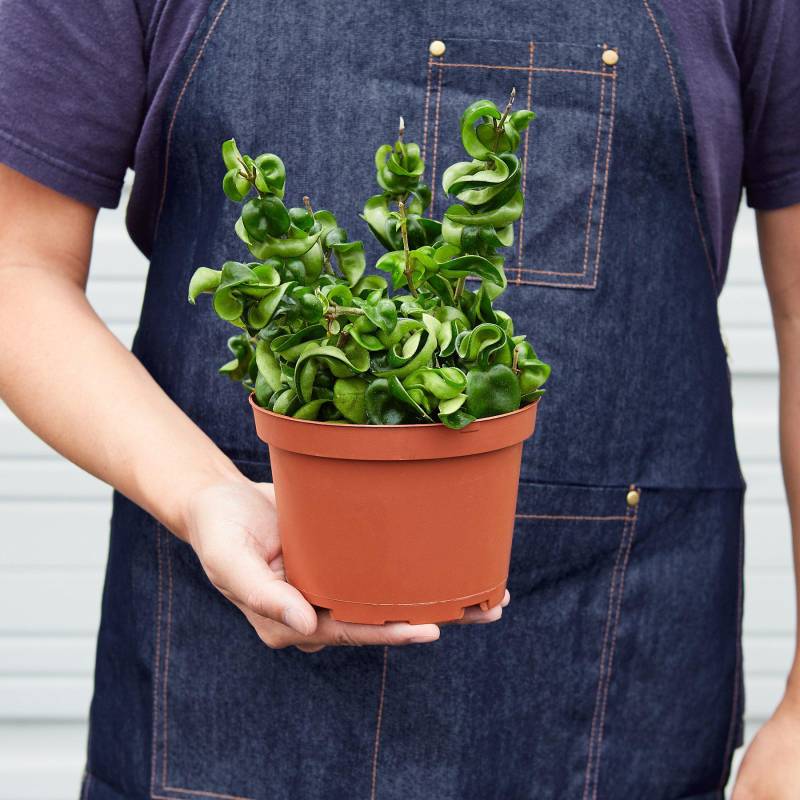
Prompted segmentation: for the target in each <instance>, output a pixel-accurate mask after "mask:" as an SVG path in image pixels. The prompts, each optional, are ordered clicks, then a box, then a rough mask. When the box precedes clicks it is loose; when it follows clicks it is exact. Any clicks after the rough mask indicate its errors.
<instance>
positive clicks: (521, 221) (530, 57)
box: [517, 41, 536, 283]
mask: <svg viewBox="0 0 800 800" xmlns="http://www.w3.org/2000/svg"><path fill="white" fill-rule="evenodd" d="M535 47H536V45H535V44H534V42H533V41H530V42H528V108H529V109H530V107H531V92H532V84H533V52H534V49H535ZM530 133H531V126H530V125H528V127H527V128H525V145H524V148H523V152H522V196H523V198H524V197H525V187H526V186H527V183H528V181H527V178H528V139H529V138H530ZM524 237H525V214H523V215H522V216H521V217H520V218H519V242H518V243H517V283H519V280H520V277H521V276H520V268H521V267H522V246H523V245H522V243H523V240H524Z"/></svg>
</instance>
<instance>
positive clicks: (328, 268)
mask: <svg viewBox="0 0 800 800" xmlns="http://www.w3.org/2000/svg"><path fill="white" fill-rule="evenodd" d="M303 206H304V207H305V209H306V213H307V214H308V215H309V216H310V217H311V219H312V220H313V219H314V209H313V208H311V198H310V197H309V196H308V195H307V194H304V195H303ZM319 246H320V247H322V242H320V243H319ZM322 266H323V267H324V268H325V272H327V273H328V274H329V275H333V274H334V271H333V266H332V265H331V256H330V253H326V252H325V248H324V247H322Z"/></svg>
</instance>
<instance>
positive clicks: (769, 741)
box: [733, 205, 800, 800]
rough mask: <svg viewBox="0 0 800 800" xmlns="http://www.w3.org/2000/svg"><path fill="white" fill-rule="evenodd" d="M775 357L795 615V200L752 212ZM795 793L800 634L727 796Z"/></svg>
mask: <svg viewBox="0 0 800 800" xmlns="http://www.w3.org/2000/svg"><path fill="white" fill-rule="evenodd" d="M757 219H758V238H759V245H760V250H761V261H762V264H763V267H764V276H765V278H766V282H767V288H768V289H769V296H770V303H771V305H772V316H773V320H774V323H775V335H776V338H777V342H778V355H779V359H780V440H781V461H782V463H783V479H784V483H785V485H786V496H787V499H788V503H789V514H790V517H791V524H792V541H793V552H794V570H795V587H796V594H797V596H796V608H797V619H798V620H800V205H795V206H790V207H789V208H784V209H780V210H777V211H762V212H759V213H758V216H757ZM796 797H800V636H796V637H795V657H794V664H793V666H792V669H791V672H790V674H789V678H788V681H787V684H786V693H785V695H784V698H783V700H782V702H781V703H780V705H779V706H778V708H777V709H776V711H775V713H774V714H773V716H772V717H771V719H770V720H769V721H768V722H767V723H766V724H765V725H764V727H763V728H762V729H761V731H760V732H759V734H758V735H757V736H756V738H755V740H754V741H753V744H752V745H751V746H750V748H749V749H748V751H747V754H746V755H745V759H744V761H743V762H742V767H741V770H740V772H739V777H738V780H737V782H736V788H735V791H734V795H733V800H760V798H776V799H777V800H783V798H786V800H789V798H796Z"/></svg>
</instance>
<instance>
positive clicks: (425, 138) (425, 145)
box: [422, 59, 433, 161]
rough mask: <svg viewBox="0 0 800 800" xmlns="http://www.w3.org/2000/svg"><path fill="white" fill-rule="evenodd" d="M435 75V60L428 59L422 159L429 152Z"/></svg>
mask: <svg viewBox="0 0 800 800" xmlns="http://www.w3.org/2000/svg"><path fill="white" fill-rule="evenodd" d="M432 75H433V62H432V61H431V60H430V59H428V77H427V79H426V81H425V115H424V117H423V121H422V160H423V161H425V158H426V155H427V152H428V117H429V116H430V114H429V106H430V101H431V77H432Z"/></svg>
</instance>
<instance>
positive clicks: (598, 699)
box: [583, 514, 628, 800]
mask: <svg viewBox="0 0 800 800" xmlns="http://www.w3.org/2000/svg"><path fill="white" fill-rule="evenodd" d="M627 531H628V515H627V514H626V515H625V522H624V524H623V526H622V536H621V537H620V542H619V547H618V548H617V555H616V557H615V558H614V568H613V569H612V570H611V581H610V584H609V587H608V609H607V611H606V622H605V625H604V626H603V646H602V648H601V649H600V664H599V669H598V677H597V693H596V695H595V701H594V713H593V714H592V725H591V728H590V731H589V752H588V755H587V759H586V774H585V776H584V784H583V800H587V798H588V797H589V786H590V778H591V774H592V765H593V763H594V753H595V745H594V743H595V736H596V732H597V721H598V717H599V713H600V707H601V705H602V694H603V685H604V680H605V671H606V666H605V664H606V653H607V652H608V643H609V636H610V632H611V616H612V614H613V608H614V598H615V596H616V586H617V573H618V571H619V565H620V562H621V561H622V554H623V552H624V550H625V540H626V535H627Z"/></svg>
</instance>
